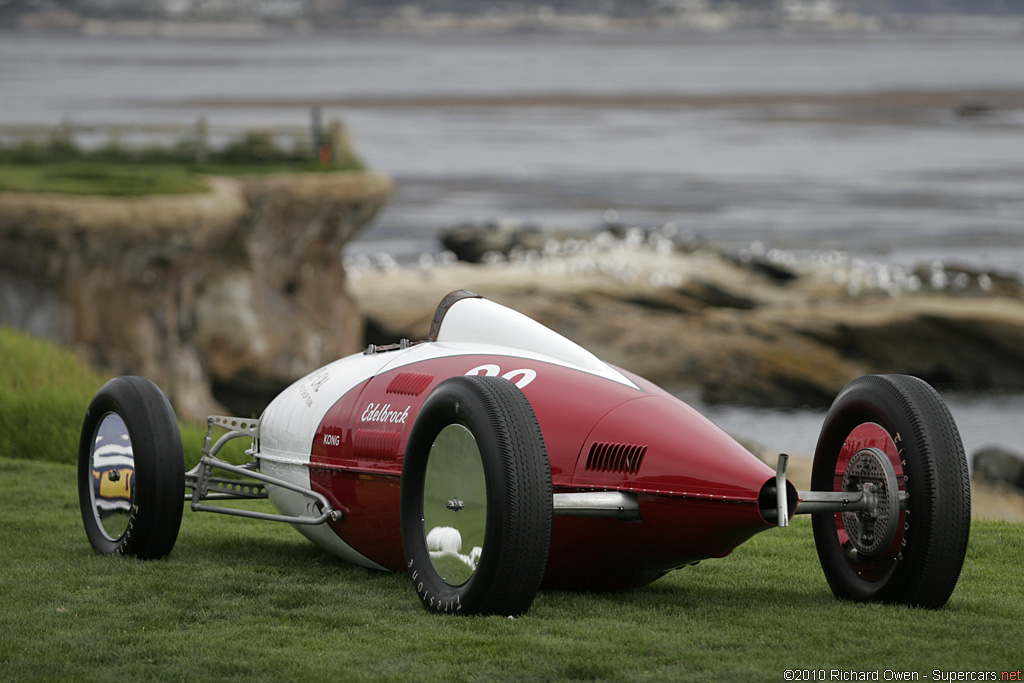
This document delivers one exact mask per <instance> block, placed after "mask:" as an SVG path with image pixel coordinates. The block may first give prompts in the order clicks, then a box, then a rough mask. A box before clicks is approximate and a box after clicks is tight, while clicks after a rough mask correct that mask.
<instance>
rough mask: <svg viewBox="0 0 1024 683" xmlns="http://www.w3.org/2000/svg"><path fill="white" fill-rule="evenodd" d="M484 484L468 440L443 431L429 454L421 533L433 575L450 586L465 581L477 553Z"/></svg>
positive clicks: (458, 430)
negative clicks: (434, 571) (424, 540)
mask: <svg viewBox="0 0 1024 683" xmlns="http://www.w3.org/2000/svg"><path fill="white" fill-rule="evenodd" d="M486 525H487V484H486V482H485V481H484V470H483V461H482V459H481V457H480V449H479V447H478V446H477V443H476V439H474V438H473V434H472V433H471V432H470V431H469V430H468V429H466V428H465V427H463V426H462V425H458V424H452V425H448V426H447V427H445V428H444V429H442V430H441V432H440V433H439V434H438V435H437V438H436V439H435V440H434V443H433V444H432V445H431V448H430V457H429V459H428V461H427V471H426V474H425V477H424V485H423V531H424V533H425V534H426V543H427V551H428V552H429V553H430V561H431V563H432V564H433V565H434V569H435V570H436V571H437V573H438V575H440V577H441V578H442V579H443V580H444V581H445V582H446V583H447V584H448V585H450V586H458V585H461V584H463V583H465V582H466V581H468V580H469V579H470V577H472V576H473V572H475V571H476V566H477V563H478V562H479V560H480V556H481V555H482V553H483V545H484V531H485V529H486Z"/></svg>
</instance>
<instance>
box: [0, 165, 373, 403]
mask: <svg viewBox="0 0 1024 683" xmlns="http://www.w3.org/2000/svg"><path fill="white" fill-rule="evenodd" d="M208 182H209V186H210V191H209V192H207V193H200V194H190V195H176V196H146V197H131V198H113V197H95V196H71V195H51V194H42V193H12V192H7V193H0V324H5V325H9V326H12V327H16V328H20V329H23V330H26V331H28V332H30V333H32V334H33V335H35V336H39V337H42V338H46V339H50V340H52V341H55V342H58V343H61V344H64V345H68V346H73V347H74V348H75V350H76V351H77V352H78V354H79V355H80V356H82V357H84V358H85V359H87V360H88V361H90V362H91V363H93V364H94V365H96V366H98V367H102V368H105V369H107V370H108V371H110V372H111V373H114V374H140V375H144V376H147V377H150V378H151V379H153V380H154V381H155V382H156V383H157V384H158V385H159V386H161V387H162V388H163V389H164V390H165V391H166V392H167V393H168V395H169V396H170V397H171V399H172V401H173V403H174V405H175V408H176V409H177V410H178V412H179V414H181V415H182V416H183V417H187V418H195V419H205V416H206V415H207V414H208V413H210V412H217V411H218V410H223V408H222V404H227V405H228V406H230V408H231V409H233V410H234V411H235V412H242V413H244V412H250V411H258V410H259V409H260V407H261V403H264V402H265V400H266V399H268V398H269V397H270V396H272V395H273V394H274V393H276V391H278V390H280V389H281V388H283V387H284V386H285V385H287V384H288V383H289V382H291V381H292V380H294V379H295V378H296V377H298V376H301V375H302V374H304V373H305V372H308V371H311V370H313V369H315V368H316V367H319V366H320V365H322V364H323V363H325V362H327V361H329V360H332V359H334V358H337V357H339V356H342V355H345V354H348V353H351V352H353V351H355V350H357V349H358V348H359V347H360V346H361V344H362V339H363V320H362V317H361V316H360V315H359V313H358V310H357V308H356V306H355V304H354V302H353V301H352V299H351V297H350V296H349V294H348V292H347V289H346V279H345V272H344V268H343V266H342V264H341V260H340V254H341V250H342V247H343V245H344V244H345V243H346V242H347V241H348V240H350V239H351V238H352V237H353V236H354V235H355V234H356V233H357V232H358V231H359V230H360V229H361V228H362V227H363V226H364V225H365V224H366V223H367V222H368V221H369V220H370V219H371V218H372V217H373V216H374V214H375V213H376V212H377V211H378V209H380V207H381V206H383V205H384V203H385V202H386V201H387V200H388V198H389V197H390V194H391V190H392V183H391V180H390V179H388V178H386V177H384V176H381V175H377V174H373V173H315V174H282V175H274V176H265V177H262V176H253V177H248V178H220V177H217V178H210V179H209V181H208Z"/></svg>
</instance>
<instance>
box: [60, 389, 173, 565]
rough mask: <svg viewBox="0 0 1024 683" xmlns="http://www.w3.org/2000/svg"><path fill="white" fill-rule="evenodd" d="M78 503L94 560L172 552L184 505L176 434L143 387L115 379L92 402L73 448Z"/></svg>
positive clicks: (162, 407)
mask: <svg viewBox="0 0 1024 683" xmlns="http://www.w3.org/2000/svg"><path fill="white" fill-rule="evenodd" d="M120 432H123V434H119V433H120ZM110 439H118V440H119V442H118V443H116V444H114V443H109V441H110ZM104 442H107V443H104ZM78 499H79V503H80V506H81V509H82V522H83V524H84V525H85V533H86V535H87V536H88V537H89V543H91V544H92V547H93V548H95V549H96V551H97V552H99V553H101V554H103V555H114V554H117V555H131V556H134V557H138V558H141V559H145V560H155V559H159V558H162V557H165V556H166V555H167V554H168V553H170V552H171V549H172V548H173V547H174V542H175V540H177V538H178V529H179V528H180V527H181V515H182V508H183V506H184V500H185V461H184V457H183V454H182V446H181V434H180V432H179V431H178V422H177V419H176V418H175V416H174V410H173V409H172V408H171V404H170V403H169V402H168V400H167V397H166V396H164V394H163V392H162V391H160V389H159V388H158V387H157V386H156V385H155V384H153V383H152V382H151V381H149V380H148V379H145V378H143V377H116V378H114V379H112V380H110V381H109V382H107V383H106V384H104V385H103V387H102V388H101V389H100V390H99V391H98V392H97V393H96V395H95V396H94V397H93V399H92V402H91V403H90V404H89V409H88V410H87V411H86V413H85V421H84V422H83V424H82V437H81V440H80V441H79V446H78Z"/></svg>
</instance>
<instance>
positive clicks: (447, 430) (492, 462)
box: [401, 376, 552, 616]
mask: <svg viewBox="0 0 1024 683" xmlns="http://www.w3.org/2000/svg"><path fill="white" fill-rule="evenodd" d="M551 516H552V490H551V467H550V465H549V463H548V456H547V449H546V448H545V445H544V437H543V435H542V433H541V430H540V426H539V425H538V423H537V418H536V415H535V414H534V412H533V408H532V407H531V406H530V402H529V401H528V400H527V398H526V396H525V395H523V392H522V391H521V390H520V389H519V388H518V387H517V386H516V385H514V384H513V383H512V382H510V381H508V380H507V379H503V378H500V377H477V376H465V377H453V378H451V379H448V380H445V381H444V382H442V383H441V384H439V385H438V386H437V388H436V389H434V391H433V392H432V393H431V394H430V396H428V397H427V400H426V401H425V402H424V404H423V408H422V410H421V411H420V414H419V416H418V417H417V418H416V423H415V424H414V425H413V429H412V432H411V433H410V436H409V444H408V447H407V449H406V453H405V461H404V464H403V467H402V485H401V526H402V546H403V549H404V551H405V560H406V565H407V567H408V570H409V574H410V576H411V577H412V581H413V586H414V587H415V589H416V592H417V594H418V595H419V597H420V600H421V602H422V603H423V606H424V607H426V608H427V610H428V611H431V612H437V613H446V612H448V613H457V614H501V615H508V616H512V615H516V614H521V613H523V612H525V611H526V610H527V609H528V608H529V607H530V604H531V603H532V602H533V599H534V596H535V595H536V593H537V589H538V588H539V587H540V582H541V579H542V578H543V575H544V570H545V568H546V566H547V557H548V547H549V544H550V538H551Z"/></svg>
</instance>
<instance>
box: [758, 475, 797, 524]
mask: <svg viewBox="0 0 1024 683" xmlns="http://www.w3.org/2000/svg"><path fill="white" fill-rule="evenodd" d="M799 502H800V501H799V499H798V498H797V492H796V487H795V486H793V484H791V483H790V482H789V480H788V479H787V480H786V509H787V510H788V511H789V516H790V517H792V516H793V513H794V512H796V506H797V504H798V503H799ZM778 506H779V495H778V489H777V488H776V486H775V477H772V478H771V479H769V480H768V481H766V482H765V483H764V486H762V487H761V491H760V492H759V493H758V494H757V511H758V513H759V514H760V515H761V519H763V520H764V521H765V523H767V524H771V525H772V526H778V524H779V510H778Z"/></svg>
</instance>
